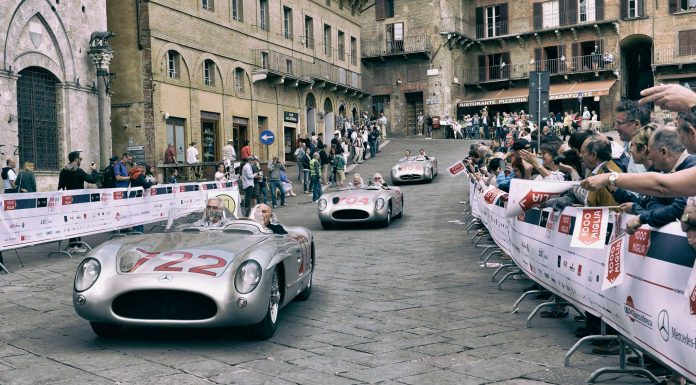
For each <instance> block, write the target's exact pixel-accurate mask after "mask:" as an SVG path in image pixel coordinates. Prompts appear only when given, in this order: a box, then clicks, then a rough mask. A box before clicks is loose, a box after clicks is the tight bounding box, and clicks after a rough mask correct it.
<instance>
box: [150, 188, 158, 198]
mask: <svg viewBox="0 0 696 385" xmlns="http://www.w3.org/2000/svg"><path fill="white" fill-rule="evenodd" d="M150 195H151V196H152V195H157V189H156V188H151V189H150Z"/></svg>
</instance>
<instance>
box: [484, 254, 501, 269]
mask: <svg viewBox="0 0 696 385" xmlns="http://www.w3.org/2000/svg"><path fill="white" fill-rule="evenodd" d="M496 254H498V255H501V254H503V252H502V251H500V250H493V252H492V253H490V254H488V256H487V257H486V259H484V260H483V264H484V266H485V265H486V263H488V260H489V259H491V257H492V256H494V255H496Z"/></svg>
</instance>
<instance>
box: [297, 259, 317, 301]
mask: <svg viewBox="0 0 696 385" xmlns="http://www.w3.org/2000/svg"><path fill="white" fill-rule="evenodd" d="M313 277H314V259H313V256H312V258H310V262H309V283H308V284H307V287H305V288H304V290H302V291H301V292H300V294H298V295H297V297H295V299H296V300H298V301H306V300H308V299H309V296H310V295H311V294H312V278H313Z"/></svg>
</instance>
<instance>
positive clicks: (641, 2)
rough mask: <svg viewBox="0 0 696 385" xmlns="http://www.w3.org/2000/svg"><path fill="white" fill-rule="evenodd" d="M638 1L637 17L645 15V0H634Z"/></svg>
mask: <svg viewBox="0 0 696 385" xmlns="http://www.w3.org/2000/svg"><path fill="white" fill-rule="evenodd" d="M636 1H638V16H637V17H644V16H645V0H636Z"/></svg>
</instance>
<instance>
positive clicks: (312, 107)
mask: <svg viewBox="0 0 696 385" xmlns="http://www.w3.org/2000/svg"><path fill="white" fill-rule="evenodd" d="M305 106H306V109H307V127H306V128H307V131H306V133H307V136H309V135H310V134H311V133H312V132H315V131H316V129H317V128H316V118H317V113H316V108H317V101H316V100H315V99H314V95H312V94H307V99H306V100H305Z"/></svg>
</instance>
